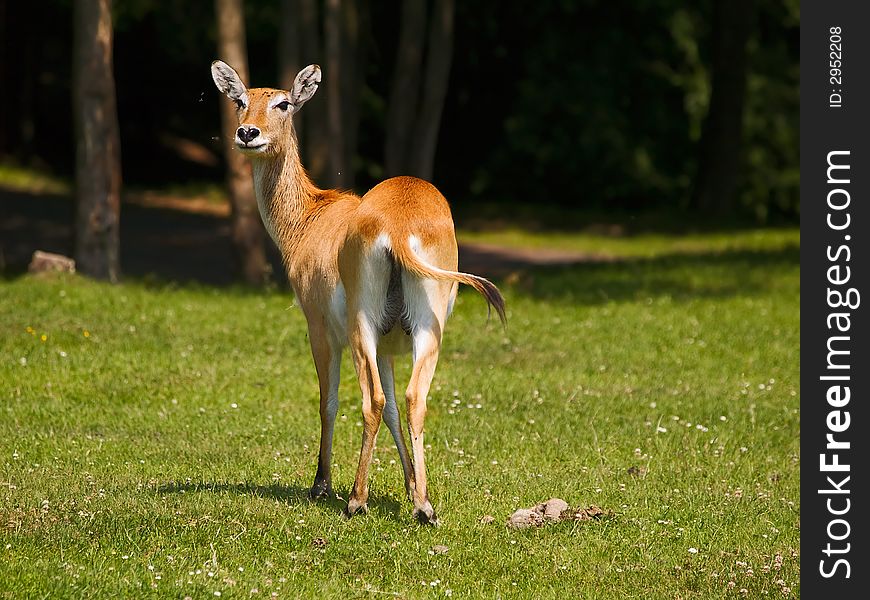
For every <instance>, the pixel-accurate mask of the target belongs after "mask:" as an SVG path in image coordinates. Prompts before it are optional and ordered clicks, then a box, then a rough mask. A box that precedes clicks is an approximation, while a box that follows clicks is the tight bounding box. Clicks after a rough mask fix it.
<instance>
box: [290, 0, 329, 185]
mask: <svg viewBox="0 0 870 600" xmlns="http://www.w3.org/2000/svg"><path fill="white" fill-rule="evenodd" d="M297 1H298V2H299V29H300V31H299V39H300V42H301V46H302V48H301V50H302V59H301V61H300V67H299V68H300V69H301V68H302V67H305V66H306V65H310V64H312V63H317V64H320V63H322V62H323V60H324V52H323V45H322V43H321V37H322V36H321V35H320V19H319V15H318V10H317V4H318V3H317V0H297ZM325 77H326V78H330V79H331V75H330V74H328V73H327V74H325ZM327 93H328V86H323V87H322V89H321V90H320V93H319V94H315V96H314V98H312V99H311V100H310V101H309V102H308V103H307V104H306V105H305V108H304V109H303V110H302V111H300V112H299V114H297V115H294V117H293V119H294V125H295V126H296V130H297V131H300V130H301V131H302V132H303V133H302V135H301V136H300V149H301V152H302V157H303V161H304V165H305V168H306V170H307V171H308V173H309V174H310V175H311V177H312V178H313V179H314V181H315V182H320V183H321V184H324V185H326V182H327V180H328V177H327V171H328V169H329V129H328V125H327V114H326V113H327V111H326V108H327V102H326V99H325V96H326V95H327ZM303 140H304V142H303Z"/></svg>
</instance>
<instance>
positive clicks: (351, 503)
mask: <svg viewBox="0 0 870 600" xmlns="http://www.w3.org/2000/svg"><path fill="white" fill-rule="evenodd" d="M357 514H363V515H367V514H369V505H368V504H367V503H365V502H360V501H359V500H357V499H355V498H351V499H350V500H348V502H347V507H346V508H345V509H344V516H345V518H347V519H350V518H351V517H352V516H354V515H357Z"/></svg>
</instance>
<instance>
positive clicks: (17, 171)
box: [0, 162, 72, 194]
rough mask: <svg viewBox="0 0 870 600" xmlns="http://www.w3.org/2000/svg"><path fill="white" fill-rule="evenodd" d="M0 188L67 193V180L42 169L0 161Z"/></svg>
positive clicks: (68, 186)
mask: <svg viewBox="0 0 870 600" xmlns="http://www.w3.org/2000/svg"><path fill="white" fill-rule="evenodd" d="M0 188H5V189H9V190H14V191H19V192H30V193H34V194H69V193H70V192H71V191H72V185H71V184H70V182H69V181H67V180H65V179H62V178H59V177H54V176H53V175H50V174H48V173H46V172H44V171H42V170H39V169H33V168H28V167H22V166H19V165H17V164H14V163H11V162H0Z"/></svg>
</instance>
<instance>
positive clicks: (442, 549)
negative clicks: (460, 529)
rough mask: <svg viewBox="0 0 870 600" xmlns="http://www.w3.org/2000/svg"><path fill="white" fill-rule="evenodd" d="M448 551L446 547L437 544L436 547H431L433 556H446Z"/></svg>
mask: <svg viewBox="0 0 870 600" xmlns="http://www.w3.org/2000/svg"><path fill="white" fill-rule="evenodd" d="M448 550H450V548H448V547H447V546H442V545H441V544H438V545H437V546H432V552H434V553H435V554H447V551H448Z"/></svg>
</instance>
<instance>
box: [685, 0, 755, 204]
mask: <svg viewBox="0 0 870 600" xmlns="http://www.w3.org/2000/svg"><path fill="white" fill-rule="evenodd" d="M713 6H714V9H713V10H714V14H713V60H712V67H711V69H712V75H711V91H710V109H709V111H708V113H707V119H706V122H705V123H704V131H703V133H702V136H701V142H700V161H699V165H698V174H697V179H696V181H695V189H694V198H693V203H694V204H695V206H696V207H698V208H700V209H702V210H707V211H710V212H713V213H716V214H724V213H726V212H728V211H729V210H730V209H732V208H733V207H734V205H735V200H736V198H735V194H736V193H737V190H738V184H739V177H740V170H741V166H742V159H743V151H742V150H743V148H742V132H743V107H744V103H745V98H746V77H747V59H746V46H747V43H748V41H749V36H750V33H751V32H752V23H753V17H754V14H755V13H754V10H753V9H754V6H753V0H731V1H730V2H714V3H713Z"/></svg>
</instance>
